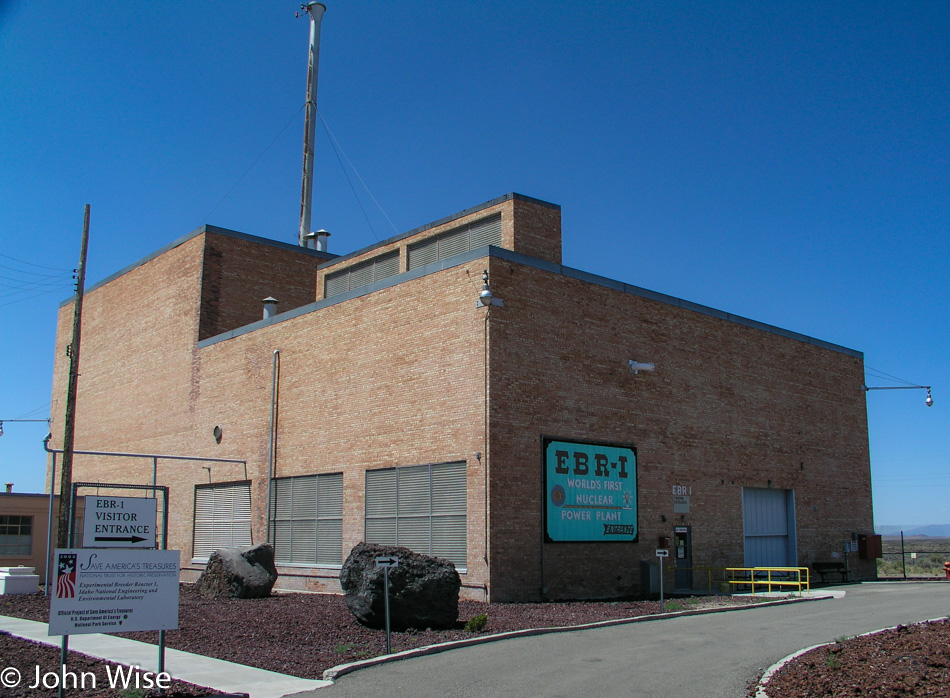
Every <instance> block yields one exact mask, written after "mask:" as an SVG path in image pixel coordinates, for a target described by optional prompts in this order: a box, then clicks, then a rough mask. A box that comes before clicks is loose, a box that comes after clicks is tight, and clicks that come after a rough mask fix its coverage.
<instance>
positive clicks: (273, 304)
mask: <svg viewBox="0 0 950 698" xmlns="http://www.w3.org/2000/svg"><path fill="white" fill-rule="evenodd" d="M261 302H262V303H263V304H264V319H265V320H269V319H270V318H272V317H274V316H275V315H276V314H277V299H276V298H274V297H273V296H268V297H267V298H265V299H264V300H263V301H261Z"/></svg>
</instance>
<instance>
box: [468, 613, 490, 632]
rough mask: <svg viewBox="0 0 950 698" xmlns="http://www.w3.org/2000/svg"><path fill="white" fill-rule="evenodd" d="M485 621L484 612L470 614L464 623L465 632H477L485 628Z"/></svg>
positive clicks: (486, 619)
mask: <svg viewBox="0 0 950 698" xmlns="http://www.w3.org/2000/svg"><path fill="white" fill-rule="evenodd" d="M487 622H488V615H487V614H485V613H479V614H478V615H477V616H472V617H471V618H470V619H469V621H468V622H467V623H466V624H465V632H467V633H479V632H481V631H482V630H484V629H485V623H487Z"/></svg>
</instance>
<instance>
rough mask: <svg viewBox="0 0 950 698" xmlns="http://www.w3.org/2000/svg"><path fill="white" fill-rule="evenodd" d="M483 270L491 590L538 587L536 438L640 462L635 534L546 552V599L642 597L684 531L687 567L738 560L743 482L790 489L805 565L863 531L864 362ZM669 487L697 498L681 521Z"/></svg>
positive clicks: (504, 265) (625, 299) (521, 274)
mask: <svg viewBox="0 0 950 698" xmlns="http://www.w3.org/2000/svg"><path fill="white" fill-rule="evenodd" d="M491 276H492V290H493V292H494V293H495V295H496V296H497V297H500V298H503V299H504V300H505V307H504V308H501V309H496V310H493V313H494V315H493V319H492V323H491V338H492V354H491V392H492V412H491V444H492V449H491V473H492V480H491V491H492V515H491V529H492V543H491V559H492V581H491V585H492V594H493V597H494V598H496V599H501V598H515V597H523V596H524V594H525V592H526V591H530V590H536V591H537V592H540V589H541V588H542V576H541V574H542V572H541V559H542V558H541V555H540V541H541V533H542V530H541V516H542V496H543V493H542V491H541V488H542V479H541V478H542V474H541V444H540V441H541V437H542V436H544V435H548V436H554V437H560V438H568V439H576V440H580V441H602V442H613V443H621V444H634V445H635V446H636V447H637V450H638V461H639V464H638V466H639V467H638V485H639V516H638V520H639V542H638V543H636V544H627V545H623V544H581V543H570V544H567V543H560V544H547V545H545V546H544V556H543V560H544V568H545V569H544V580H543V586H544V587H546V588H547V593H548V594H549V595H550V596H554V597H576V596H615V595H618V594H626V593H631V592H635V591H637V589H638V586H639V579H638V577H639V561H640V560H647V561H651V562H655V561H656V558H655V557H654V550H655V548H656V547H657V542H658V537H659V536H661V535H665V536H672V534H673V527H674V525H678V524H680V525H690V526H692V534H693V551H694V564H695V565H698V566H703V565H717V566H722V565H742V564H743V549H742V540H743V531H742V487H760V488H768V487H773V488H778V489H792V490H794V491H795V498H796V514H797V522H798V531H797V533H798V558H799V563H800V564H802V565H808V564H810V563H811V562H813V561H815V560H824V559H830V556H831V553H832V552H836V551H840V550H841V547H842V542H843V541H844V540H846V539H848V538H850V535H851V533H852V532H858V533H869V532H871V531H872V530H873V529H872V527H873V522H872V513H871V496H870V491H871V490H870V466H869V455H868V440H867V421H866V413H865V408H864V396H863V394H862V391H861V389H860V387H861V385H862V380H863V365H862V361H861V360H860V359H859V358H855V357H853V356H850V355H848V354H844V353H840V352H837V351H833V350H830V349H826V348H821V347H818V346H815V345H812V344H807V343H804V342H802V341H799V340H796V339H792V338H788V337H784V336H780V335H778V334H772V333H769V332H765V331H762V330H759V329H753V328H750V327H745V326H743V325H740V324H736V323H733V322H729V321H726V320H723V319H720V318H717V317H712V316H709V315H704V314H700V313H697V312H693V311H690V310H686V309H683V308H677V307H673V306H671V305H667V304H664V303H660V302H657V301H654V300H649V299H646V298H642V297H638V296H633V295H630V294H626V293H622V292H620V291H616V290H611V289H608V288H603V287H598V286H594V285H592V284H588V283H585V282H582V281H578V280H575V279H570V278H566V277H560V276H557V275H554V274H551V273H548V272H544V271H540V270H538V269H534V268H529V267H525V266H520V265H517V264H513V263H510V262H507V261H502V260H492V263H491ZM628 359H636V360H639V361H650V362H654V363H655V364H656V371H655V372H654V373H647V372H641V373H640V374H638V375H635V374H633V373H631V372H630V371H629V370H628V368H627V361H628ZM674 485H682V486H687V487H690V488H691V491H692V496H691V502H690V505H691V511H690V513H689V514H687V515H685V520H682V521H681V520H680V516H679V515H674V513H673V510H672V488H673V486H674ZM661 515H665V516H666V518H667V521H666V522H665V523H664V522H663V521H662V520H661ZM853 557H856V556H853ZM852 568H858V574H859V575H865V576H872V575H873V563H864V562H861V563H859V562H858V561H857V560H852ZM670 576H671V575H667V581H669V577H670Z"/></svg>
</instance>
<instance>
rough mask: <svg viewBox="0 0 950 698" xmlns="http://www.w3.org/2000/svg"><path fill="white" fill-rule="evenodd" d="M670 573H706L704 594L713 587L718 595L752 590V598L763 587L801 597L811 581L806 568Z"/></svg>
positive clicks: (701, 569)
mask: <svg viewBox="0 0 950 698" xmlns="http://www.w3.org/2000/svg"><path fill="white" fill-rule="evenodd" d="M670 571H671V572H686V571H689V572H692V573H705V576H706V590H707V591H708V592H709V593H713V589H714V587H718V588H719V590H720V591H729V592H740V593H741V592H743V591H745V588H748V589H749V590H751V592H752V595H753V596H755V591H756V588H759V589H760V590H761V589H762V588H763V587H764V588H765V589H766V590H767V591H769V592H771V591H772V589H773V587H776V588H779V589H783V588H791V589H793V590H797V591H798V595H799V596H801V595H802V591H809V590H810V589H811V577H810V572H809V570H808V568H807V567H690V568H688V569H687V568H677V569H674V568H672V567H670Z"/></svg>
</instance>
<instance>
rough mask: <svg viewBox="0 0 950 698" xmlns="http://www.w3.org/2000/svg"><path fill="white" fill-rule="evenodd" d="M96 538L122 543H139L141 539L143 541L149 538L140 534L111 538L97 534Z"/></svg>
mask: <svg viewBox="0 0 950 698" xmlns="http://www.w3.org/2000/svg"><path fill="white" fill-rule="evenodd" d="M95 540H101V541H110V542H121V543H138V542H139V541H143V540H147V539H146V538H140V537H139V536H129V537H128V538H115V537H113V538H110V537H107V536H96V538H95Z"/></svg>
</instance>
